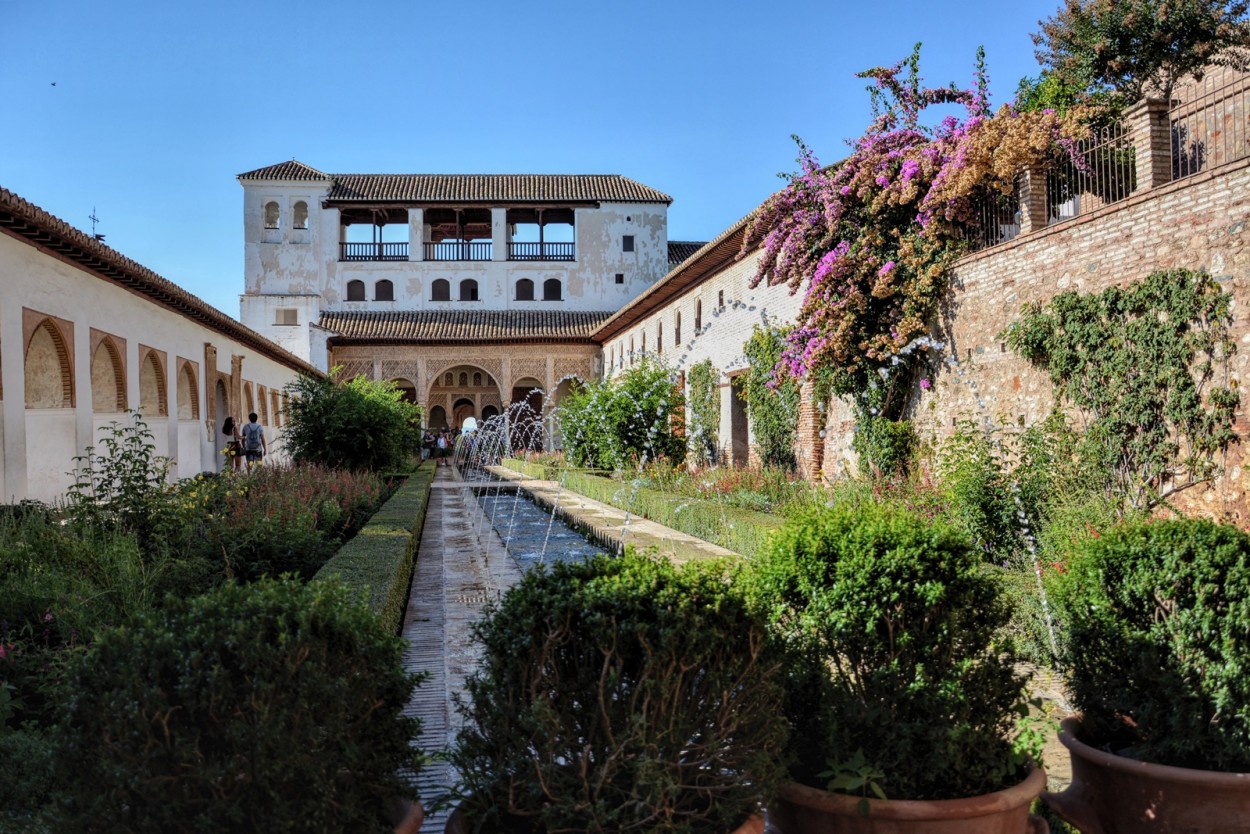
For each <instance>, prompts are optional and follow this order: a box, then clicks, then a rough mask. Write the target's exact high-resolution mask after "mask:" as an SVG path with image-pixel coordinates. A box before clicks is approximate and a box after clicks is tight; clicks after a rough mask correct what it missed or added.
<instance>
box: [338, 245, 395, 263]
mask: <svg viewBox="0 0 1250 834" xmlns="http://www.w3.org/2000/svg"><path fill="white" fill-rule="evenodd" d="M339 260H340V261H406V260H408V244H407V243H340V244H339Z"/></svg>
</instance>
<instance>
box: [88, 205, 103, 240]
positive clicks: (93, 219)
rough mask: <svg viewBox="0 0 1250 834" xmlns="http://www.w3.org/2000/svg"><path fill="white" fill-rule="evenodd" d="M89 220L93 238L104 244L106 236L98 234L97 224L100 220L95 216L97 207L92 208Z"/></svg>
mask: <svg viewBox="0 0 1250 834" xmlns="http://www.w3.org/2000/svg"><path fill="white" fill-rule="evenodd" d="M87 219H88V220H90V221H91V236H92V237H93V238H95V239H96V240H98V241H100V242H101V243H103V242H104V235H101V234H96V230H95V224H97V223H99V222H100V218H98V217H96V216H95V206H92V207H91V214H89V215H87Z"/></svg>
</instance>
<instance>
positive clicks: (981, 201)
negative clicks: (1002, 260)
mask: <svg viewBox="0 0 1250 834" xmlns="http://www.w3.org/2000/svg"><path fill="white" fill-rule="evenodd" d="M972 210H973V217H972V222H971V224H970V228H969V230H968V241H969V243H970V244H971V245H972V249H973V251H976V250H977V249H985V248H987V247H990V246H993V245H995V244H996V243H1006V242H1007V241H1009V240H1011V239H1012V238H1014V237H1016V236H1017V235H1019V234H1020V198H1019V196H1018V195H1016V194H999V193H997V192H986V193H984V194H982V195H981V197H980V198H978V199H977V200H975V201H974V202H973V209H972Z"/></svg>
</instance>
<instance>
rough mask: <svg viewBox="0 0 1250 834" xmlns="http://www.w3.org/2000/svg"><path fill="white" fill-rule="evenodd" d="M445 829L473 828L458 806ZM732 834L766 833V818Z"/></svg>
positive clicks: (465, 831)
mask: <svg viewBox="0 0 1250 834" xmlns="http://www.w3.org/2000/svg"><path fill="white" fill-rule="evenodd" d="M443 830H444V831H445V832H446V833H447V834H469V832H471V831H472V830H473V829H472V828H471V827H470V826H469V823H468V822H466V821H465V819H464V817H463V816H462V815H461V813H460V809H459V808H457V809H456V810H454V811H452V812H451V816H450V817H448V819H447V827H446V828H445V829H443ZM732 834H764V818H763V817H761V816H760V815H759V814H756V815H755V816H753V817H751V818H749V819H748V820H747V821H746V822H744V823H743V824H742V825H740V826H738V827H737V828H735V829H734V830H733V832H732Z"/></svg>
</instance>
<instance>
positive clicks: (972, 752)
mask: <svg viewBox="0 0 1250 834" xmlns="http://www.w3.org/2000/svg"><path fill="white" fill-rule="evenodd" d="M992 570H993V569H992V568H989V567H987V566H985V565H983V564H982V563H981V560H980V558H979V556H978V555H977V553H976V551H975V550H974V549H973V547H972V545H971V544H970V542H969V541H968V540H967V539H966V538H965V537H963V536H962V535H960V534H958V533H957V532H955V531H954V530H953V529H952V528H950V527H947V526H946V525H944V524H942V523H940V522H925V521H924V520H922V519H921V518H920V517H919V516H917V515H915V514H913V513H910V512H907V511H905V510H902V509H900V508H898V507H896V506H891V505H888V504H884V505H874V504H864V505H861V506H842V505H839V506H834V507H831V508H822V509H818V510H812V511H809V512H808V513H806V514H804V515H802V516H800V517H798V518H796V519H794V520H793V521H791V522H790V523H788V524H787V525H786V526H785V527H784V528H783V529H782V530H781V532H779V533H778V534H777V536H776V537H775V538H774V539H773V541H772V543H771V546H770V547H769V548H768V549H767V550H766V551H765V552H764V553H763V554H762V555H761V556H760V557H757V559H755V560H754V561H753V562H752V563H751V564H750V566H749V568H748V573H747V575H746V581H747V585H748V588H749V589H750V591H749V592H750V595H751V597H752V598H753V599H754V600H755V601H756V603H757V604H759V605H760V606H761V607H762V608H763V610H764V611H765V612H766V613H767V616H768V617H769V620H770V621H771V622H772V623H773V626H774V629H775V634H776V636H777V638H778V639H779V642H780V644H781V646H782V650H783V653H784V654H785V655H786V656H787V657H788V658H789V659H790V661H791V663H790V674H789V680H790V682H791V684H792V691H791V696H790V699H789V712H790V713H791V720H792V721H793V723H794V728H795V730H794V738H795V739H796V741H797V742H798V744H796V745H795V750H794V752H795V755H796V757H797V760H798V763H797V766H796V769H795V776H796V778H798V779H799V780H801V781H804V782H807V783H808V784H811V785H814V786H818V787H825V786H826V782H825V781H824V779H823V777H822V776H820V775H818V774H821V772H822V771H832V773H833V775H834V777H835V779H836V777H837V776H838V775H839V774H843V773H845V772H846V771H847V770H850V769H853V768H854V769H857V770H860V771H863V770H864V768H865V766H866V768H867V769H868V770H875V771H876V772H878V773H879V774H880V777H879V778H877V779H875V780H874V781H875V782H876V783H877V784H878V786H879V787H881V788H882V789H883V790H884V792H885V793H886V795H888V796H889V797H890V798H891V799H946V798H953V797H960V796H973V795H978V794H982V793H986V792H987V791H993V790H997V789H999V788H1002V787H1004V786H1005V785H1006V784H1009V783H1011V782H1013V781H1017V780H1018V778H1020V777H1021V776H1022V775H1023V761H1022V759H1021V757H1020V756H1019V755H1018V754H1017V753H1016V752H1015V751H1014V750H1013V748H1012V744H1011V741H1010V739H1009V734H1010V732H1011V729H1012V725H1013V721H1014V719H1015V718H1016V717H1017V716H1018V714H1019V709H1020V707H1021V701H1022V699H1023V694H1022V686H1023V680H1022V678H1021V677H1019V676H1018V675H1017V674H1016V673H1015V672H1014V671H1013V669H1012V665H1011V662H1010V658H1009V657H1007V656H1006V655H1004V654H1003V653H1002V652H1001V651H1000V649H1001V647H1000V646H997V645H996V644H995V634H996V632H998V630H999V629H1000V628H1002V627H1003V625H1005V624H1006V622H1007V620H1008V618H1009V616H1010V612H1009V611H1008V608H1007V605H1006V603H1005V601H1004V600H1003V598H1002V596H1001V594H1000V589H999V585H998V582H997V581H996V577H995V576H993V575H992V574H991V573H990V571H992ZM822 670H828V672H829V674H828V675H827V676H826V677H825V678H824V680H821V679H820V677H821V675H822ZM822 690H823V694H822ZM857 756H858V757H860V758H859V760H858V762H857ZM856 763H858V765H859V767H857V768H856V767H855V764H856Z"/></svg>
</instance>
